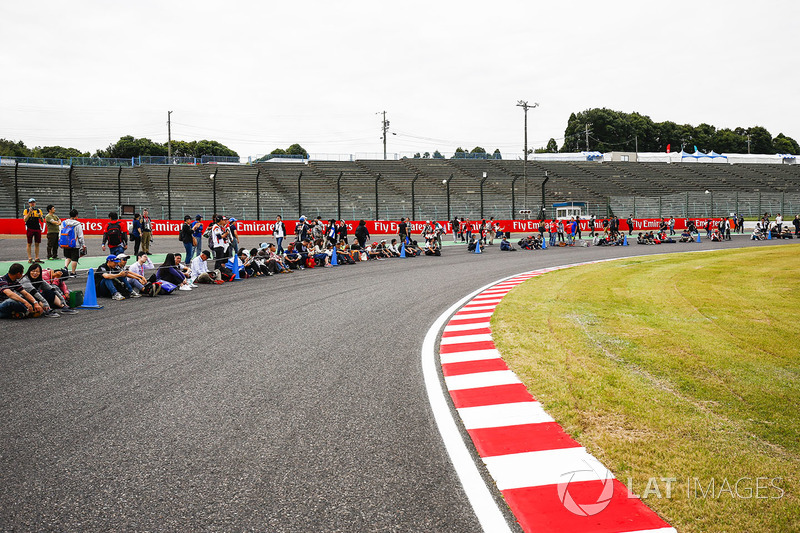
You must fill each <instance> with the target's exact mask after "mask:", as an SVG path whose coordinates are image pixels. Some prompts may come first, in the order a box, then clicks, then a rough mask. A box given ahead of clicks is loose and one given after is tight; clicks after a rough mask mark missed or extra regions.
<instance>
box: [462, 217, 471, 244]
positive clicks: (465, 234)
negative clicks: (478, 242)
mask: <svg viewBox="0 0 800 533" xmlns="http://www.w3.org/2000/svg"><path fill="white" fill-rule="evenodd" d="M471 241H472V222H470V220H469V219H468V218H466V217H461V242H466V243H470V242H471Z"/></svg>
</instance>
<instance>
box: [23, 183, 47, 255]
mask: <svg viewBox="0 0 800 533" xmlns="http://www.w3.org/2000/svg"><path fill="white" fill-rule="evenodd" d="M22 218H23V220H24V221H25V236H26V237H27V239H28V247H27V250H28V263H33V262H36V263H44V261H42V260H41V259H39V245H40V244H41V243H42V222H43V219H44V215H43V214H42V210H41V209H37V208H36V198H30V199H29V200H28V207H27V208H26V209H25V211H24V212H23V213H22ZM31 244H35V246H34V251H35V252H36V253H35V257H36V259H34V258H32V257H31Z"/></svg>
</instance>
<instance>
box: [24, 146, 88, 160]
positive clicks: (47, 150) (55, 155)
mask: <svg viewBox="0 0 800 533" xmlns="http://www.w3.org/2000/svg"><path fill="white" fill-rule="evenodd" d="M33 157H43V158H46V159H69V158H70V157H89V152H81V151H80V150H78V149H77V148H64V147H63V146H37V147H36V148H34V149H33Z"/></svg>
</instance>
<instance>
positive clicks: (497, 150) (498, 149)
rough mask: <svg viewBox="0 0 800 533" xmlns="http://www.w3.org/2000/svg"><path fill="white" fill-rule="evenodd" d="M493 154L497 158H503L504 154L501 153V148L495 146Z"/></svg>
mask: <svg viewBox="0 0 800 533" xmlns="http://www.w3.org/2000/svg"><path fill="white" fill-rule="evenodd" d="M492 156H493V157H494V158H495V159H503V154H501V153H500V148H495V149H494V153H493V154H492Z"/></svg>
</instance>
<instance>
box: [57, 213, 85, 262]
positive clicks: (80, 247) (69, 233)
mask: <svg viewBox="0 0 800 533" xmlns="http://www.w3.org/2000/svg"><path fill="white" fill-rule="evenodd" d="M58 244H59V246H61V249H62V250H63V251H64V268H69V267H70V265H71V266H72V270H71V271H70V276H71V277H73V278H74V277H75V276H77V275H78V274H77V272H76V270H77V269H78V260H79V259H80V258H81V252H84V253H85V252H86V239H84V237H83V227H82V226H81V223H80V222H78V210H77V209H72V210H71V211H70V212H69V218H68V219H67V220H65V221H63V222H62V223H61V236H60V237H59V239H58Z"/></svg>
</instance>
